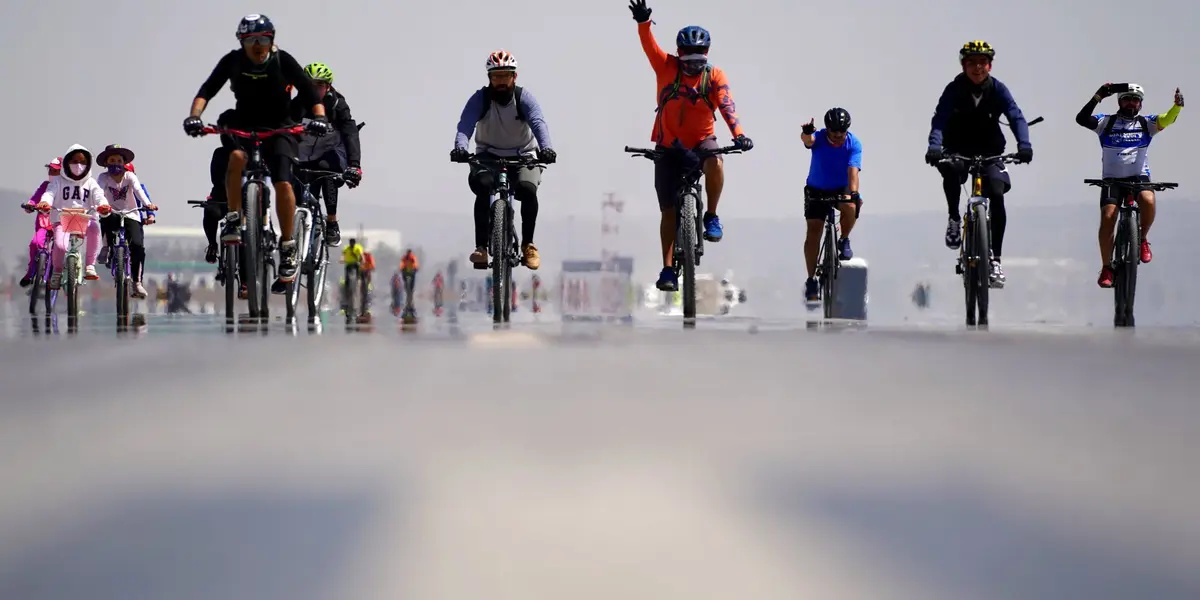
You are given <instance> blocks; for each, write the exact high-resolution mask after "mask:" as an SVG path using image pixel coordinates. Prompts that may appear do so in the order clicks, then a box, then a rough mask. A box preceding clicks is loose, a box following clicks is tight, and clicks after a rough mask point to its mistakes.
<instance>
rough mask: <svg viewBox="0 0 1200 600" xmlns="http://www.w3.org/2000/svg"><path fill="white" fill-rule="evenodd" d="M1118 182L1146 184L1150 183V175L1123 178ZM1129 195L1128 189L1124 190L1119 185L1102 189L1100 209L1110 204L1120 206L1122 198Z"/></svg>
mask: <svg viewBox="0 0 1200 600" xmlns="http://www.w3.org/2000/svg"><path fill="white" fill-rule="evenodd" d="M1117 181H1128V182H1130V183H1145V182H1147V181H1150V176H1148V175H1135V176H1133V177H1121V178H1119V179H1117ZM1127 193H1129V189H1128V188H1122V187H1121V186H1119V185H1114V186H1109V187H1102V188H1100V208H1104V207H1105V206H1108V205H1109V204H1112V205H1118V204H1120V203H1121V198H1123V197H1124V196H1125V194H1127Z"/></svg>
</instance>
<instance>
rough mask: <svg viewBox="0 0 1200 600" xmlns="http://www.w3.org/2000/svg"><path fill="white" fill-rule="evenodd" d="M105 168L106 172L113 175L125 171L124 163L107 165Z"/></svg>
mask: <svg viewBox="0 0 1200 600" xmlns="http://www.w3.org/2000/svg"><path fill="white" fill-rule="evenodd" d="M105 168H107V169H108V174H109V175H113V176H117V175H121V174H122V173H124V172H125V165H108V166H107V167H105Z"/></svg>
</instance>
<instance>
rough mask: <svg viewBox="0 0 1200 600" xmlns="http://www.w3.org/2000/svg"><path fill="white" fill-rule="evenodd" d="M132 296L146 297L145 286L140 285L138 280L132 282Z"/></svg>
mask: <svg viewBox="0 0 1200 600" xmlns="http://www.w3.org/2000/svg"><path fill="white" fill-rule="evenodd" d="M133 297H134V298H145V297H146V288H144V287H142V282H140V281H135V282H133Z"/></svg>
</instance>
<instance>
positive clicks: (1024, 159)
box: [1017, 148, 1033, 164]
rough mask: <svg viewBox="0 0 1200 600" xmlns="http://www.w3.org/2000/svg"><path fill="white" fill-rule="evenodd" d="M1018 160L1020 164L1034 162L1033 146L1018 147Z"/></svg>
mask: <svg viewBox="0 0 1200 600" xmlns="http://www.w3.org/2000/svg"><path fill="white" fill-rule="evenodd" d="M1017 162H1018V163H1020V164H1027V163H1031V162H1033V148H1017Z"/></svg>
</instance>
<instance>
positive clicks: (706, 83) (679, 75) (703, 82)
mask: <svg viewBox="0 0 1200 600" xmlns="http://www.w3.org/2000/svg"><path fill="white" fill-rule="evenodd" d="M682 80H683V65H679V66H678V68H677V69H675V81H674V82H672V83H671V89H669V90H667V91H666V93H664V94H663V95H662V98H660V99H659V101H658V108H656V109H654V112H660V111H661V110H662V108H663V106H666V104H667V103H668V102H670V101H672V100H674V99H676V98H678V97H679V87H680V82H681V81H682ZM711 84H712V65H711V64H706V65H704V71H703V72H702V73H701V74H700V85H699V86H697V87H696V92H697V93H698V94H700V97H701V98H704V103H705V104H707V105H708V108H709V109H711V110H716V107H715V106H713V103H712V100H709V99H708V92H709V91H710V90H709V87H710V86H711Z"/></svg>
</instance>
